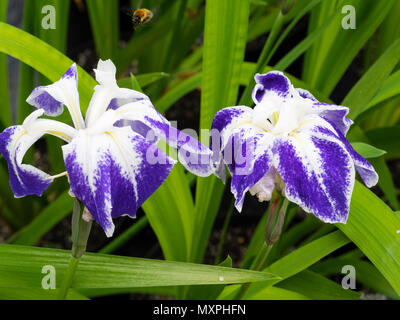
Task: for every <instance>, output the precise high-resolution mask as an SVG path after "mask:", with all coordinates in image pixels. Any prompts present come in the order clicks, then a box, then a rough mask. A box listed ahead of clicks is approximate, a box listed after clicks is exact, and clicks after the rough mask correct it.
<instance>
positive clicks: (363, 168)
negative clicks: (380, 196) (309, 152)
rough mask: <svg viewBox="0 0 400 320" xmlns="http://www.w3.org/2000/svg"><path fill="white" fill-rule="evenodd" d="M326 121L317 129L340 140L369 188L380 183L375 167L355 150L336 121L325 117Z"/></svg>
mask: <svg viewBox="0 0 400 320" xmlns="http://www.w3.org/2000/svg"><path fill="white" fill-rule="evenodd" d="M325 121H326V122H327V124H328V125H327V126H323V125H320V126H319V127H318V128H317V130H318V131H319V132H321V133H323V134H325V135H327V136H334V137H336V138H337V139H338V140H340V142H341V143H342V144H343V145H344V147H345V148H346V150H347V152H348V153H349V154H350V156H351V158H352V159H353V161H354V165H355V167H356V170H357V172H358V173H359V174H360V177H361V179H363V181H364V183H365V185H366V186H367V187H368V188H371V187H373V186H375V185H376V184H377V183H378V180H379V176H378V174H377V173H376V171H375V169H374V167H373V166H372V165H371V164H370V163H369V162H368V161H367V160H366V159H364V158H363V157H362V156H361V155H360V154H358V153H357V152H356V151H355V150H354V148H353V147H352V145H351V144H350V142H349V141H348V140H347V139H346V137H345V136H344V135H343V133H342V131H341V130H340V129H339V128H338V127H337V126H336V125H335V123H333V122H331V121H329V120H328V119H325ZM328 126H329V127H328Z"/></svg>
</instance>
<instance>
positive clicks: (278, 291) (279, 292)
mask: <svg viewBox="0 0 400 320" xmlns="http://www.w3.org/2000/svg"><path fill="white" fill-rule="evenodd" d="M238 288H239V286H238V285H232V286H229V287H226V290H225V292H224V294H226V296H229V297H232V298H233V297H234V296H233V293H235V292H236V290H237V289H238ZM218 299H219V300H221V298H220V297H219V298H218ZM243 300H310V299H309V298H307V297H306V296H305V295H302V294H300V293H298V292H294V291H290V290H286V289H282V288H278V287H266V288H264V289H262V290H259V291H257V292H254V293H253V294H252V295H246V296H245V297H244V298H243Z"/></svg>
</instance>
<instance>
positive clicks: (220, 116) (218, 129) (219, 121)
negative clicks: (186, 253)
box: [210, 106, 253, 183]
mask: <svg viewBox="0 0 400 320" xmlns="http://www.w3.org/2000/svg"><path fill="white" fill-rule="evenodd" d="M252 117H253V109H251V108H249V107H245V106H235V107H228V108H224V109H222V110H220V111H218V112H217V113H216V114H215V116H214V119H213V122H212V125H211V136H210V149H211V150H212V152H213V162H214V163H215V166H216V170H215V172H214V174H215V175H216V176H217V177H219V178H220V179H221V180H222V181H223V182H224V183H225V166H224V163H223V160H222V150H223V145H224V144H225V143H226V142H227V141H228V139H229V137H230V135H231V133H232V130H234V129H235V128H237V127H239V126H240V125H242V124H246V123H250V122H251V121H252Z"/></svg>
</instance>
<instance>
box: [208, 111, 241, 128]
mask: <svg viewBox="0 0 400 320" xmlns="http://www.w3.org/2000/svg"><path fill="white" fill-rule="evenodd" d="M243 113H245V110H244V109H239V108H236V107H231V108H225V109H222V110H220V111H218V112H217V113H216V114H215V116H214V119H213V122H212V125H211V129H215V130H218V131H219V132H221V131H222V130H224V129H225V128H226V127H227V126H228V125H229V124H231V123H232V121H233V120H234V119H235V118H239V117H240V115H242V114H243Z"/></svg>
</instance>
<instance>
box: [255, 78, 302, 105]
mask: <svg viewBox="0 0 400 320" xmlns="http://www.w3.org/2000/svg"><path fill="white" fill-rule="evenodd" d="M254 79H255V80H256V85H255V87H254V89H253V92H252V98H253V101H254V103H255V104H258V103H260V102H261V101H262V100H263V99H264V98H269V97H271V96H277V97H280V98H281V99H286V98H291V97H293V96H294V95H297V94H298V93H297V91H296V90H295V89H294V87H293V86H292V84H291V83H290V80H289V79H288V78H287V77H286V76H285V75H284V74H283V73H282V72H280V71H271V72H268V73H265V74H259V73H257V74H256V75H255V76H254Z"/></svg>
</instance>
